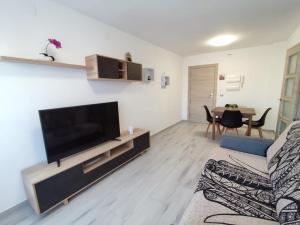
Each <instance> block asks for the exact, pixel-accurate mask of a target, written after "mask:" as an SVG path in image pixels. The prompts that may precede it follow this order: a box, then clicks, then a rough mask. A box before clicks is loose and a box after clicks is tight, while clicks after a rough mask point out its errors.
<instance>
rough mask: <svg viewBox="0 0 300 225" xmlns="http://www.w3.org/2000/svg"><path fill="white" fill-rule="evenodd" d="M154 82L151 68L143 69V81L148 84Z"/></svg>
mask: <svg viewBox="0 0 300 225" xmlns="http://www.w3.org/2000/svg"><path fill="white" fill-rule="evenodd" d="M153 80H154V69H152V68H143V81H144V82H145V83H149V82H150V81H153Z"/></svg>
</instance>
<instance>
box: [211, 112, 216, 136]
mask: <svg viewBox="0 0 300 225" xmlns="http://www.w3.org/2000/svg"><path fill="white" fill-rule="evenodd" d="M212 139H213V140H215V139H216V114H215V113H213V129H212Z"/></svg>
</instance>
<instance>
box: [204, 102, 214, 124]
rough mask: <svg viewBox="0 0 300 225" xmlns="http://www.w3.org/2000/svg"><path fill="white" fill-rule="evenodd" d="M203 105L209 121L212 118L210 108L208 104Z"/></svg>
mask: <svg viewBox="0 0 300 225" xmlns="http://www.w3.org/2000/svg"><path fill="white" fill-rule="evenodd" d="M203 107H204V109H205V112H206V120H207V122H210V121H211V120H212V116H211V115H210V112H209V109H208V107H207V105H204V106H203Z"/></svg>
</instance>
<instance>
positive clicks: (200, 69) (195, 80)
mask: <svg viewBox="0 0 300 225" xmlns="http://www.w3.org/2000/svg"><path fill="white" fill-rule="evenodd" d="M217 74H218V65H217V64H213V65H204V66H192V67H189V120H190V121H194V122H200V123H206V113H205V111H204V108H203V105H207V107H208V108H209V110H211V109H212V108H213V107H215V104H216V87H217Z"/></svg>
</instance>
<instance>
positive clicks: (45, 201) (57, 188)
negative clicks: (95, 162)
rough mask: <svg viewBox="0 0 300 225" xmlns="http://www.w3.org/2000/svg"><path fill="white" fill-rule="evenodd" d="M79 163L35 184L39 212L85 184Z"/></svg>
mask: <svg viewBox="0 0 300 225" xmlns="http://www.w3.org/2000/svg"><path fill="white" fill-rule="evenodd" d="M82 175H83V173H82V167H81V165H78V166H75V167H73V168H71V169H68V170H66V171H64V172H62V173H60V174H57V175H55V176H53V177H50V178H48V179H46V180H43V181H41V182H39V183H37V184H35V191H36V195H37V199H38V202H39V208H40V211H41V212H44V211H46V210H47V209H49V208H51V207H52V206H54V205H56V204H57V203H59V202H61V201H63V200H64V199H65V198H67V197H69V196H70V195H72V194H74V193H75V192H76V191H78V190H80V189H81V188H83V187H84V186H85V182H84V180H82V179H81V178H82Z"/></svg>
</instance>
